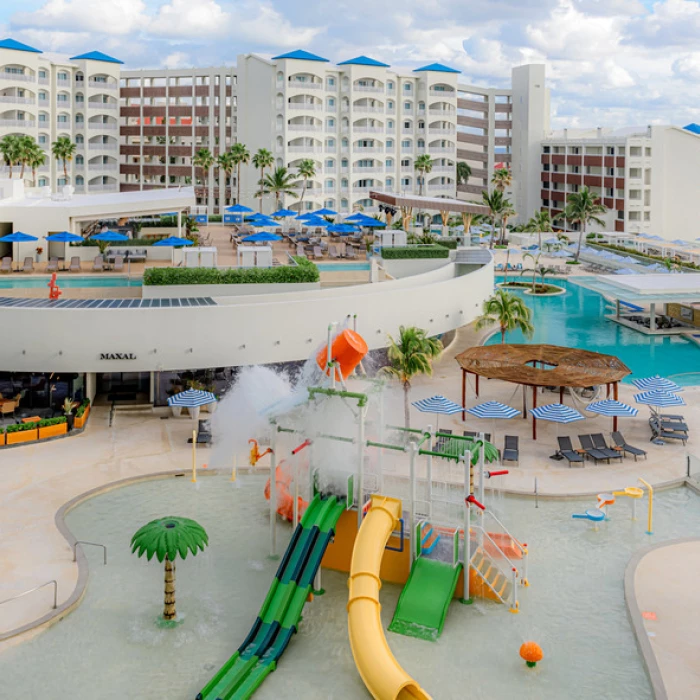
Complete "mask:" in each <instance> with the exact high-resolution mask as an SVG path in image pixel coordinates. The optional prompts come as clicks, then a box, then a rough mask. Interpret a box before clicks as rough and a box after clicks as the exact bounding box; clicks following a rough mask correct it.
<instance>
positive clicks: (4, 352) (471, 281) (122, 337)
mask: <svg viewBox="0 0 700 700" xmlns="http://www.w3.org/2000/svg"><path fill="white" fill-rule="evenodd" d="M467 270H473V271H470V272H466V271H467ZM492 292H493V264H492V263H491V264H489V265H486V266H485V267H481V268H476V269H475V268H467V267H465V266H463V265H456V264H454V263H448V264H447V265H445V266H444V267H441V268H440V269H438V270H433V271H431V272H427V273H424V274H421V275H415V276H413V277H408V278H405V279H401V280H395V281H391V282H382V283H380V284H366V285H360V286H356V287H341V288H334V289H320V290H313V291H305V292H293V293H284V294H266V295H258V296H245V297H240V298H230V297H229V298H221V299H218V300H217V302H218V305H217V306H210V307H197V308H172V309H162V308H159V309H147V308H144V309H106V310H99V309H46V308H37V309H32V308H27V309H22V308H12V307H8V308H0V328H4V329H6V331H7V332H5V333H3V339H2V342H1V343H0V369H2V370H4V371H67V372H119V371H125V372H126V371H159V370H184V369H204V368H207V367H225V366H235V365H246V364H265V363H270V362H285V361H290V360H302V359H305V358H306V357H308V356H309V354H310V353H311V352H312V351H313V350H314V349H315V348H316V346H317V345H318V344H319V343H320V342H322V341H323V339H324V337H325V333H326V328H327V326H328V324H329V323H330V322H332V321H342V320H343V319H344V318H345V316H347V315H348V314H357V316H358V324H357V328H358V331H359V332H360V333H361V334H362V335H363V336H364V338H365V339H366V340H367V343H368V345H369V347H370V348H371V349H374V348H379V347H383V346H385V345H386V337H387V333H391V334H396V333H397V331H398V327H399V326H400V325H415V326H419V327H422V328H426V329H428V330H429V331H430V333H431V334H436V335H437V334H440V333H444V332H446V331H449V330H452V329H455V328H458V327H459V326H462V325H464V324H466V323H469V322H470V321H472V320H473V319H474V318H475V317H476V316H478V315H479V313H480V310H481V306H482V302H483V300H484V299H485V298H486V297H488V296H489V295H490V294H491V293H492ZM194 293H196V288H193V294H194ZM102 353H125V354H131V355H133V356H134V358H135V359H132V360H115V359H100V355H101V354H102Z"/></svg>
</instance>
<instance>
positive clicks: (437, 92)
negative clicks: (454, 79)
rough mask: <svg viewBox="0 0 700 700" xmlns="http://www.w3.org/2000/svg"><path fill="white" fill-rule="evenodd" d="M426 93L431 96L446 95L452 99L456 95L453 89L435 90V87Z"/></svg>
mask: <svg viewBox="0 0 700 700" xmlns="http://www.w3.org/2000/svg"><path fill="white" fill-rule="evenodd" d="M428 94H429V95H430V96H431V97H446V98H447V99H449V100H453V99H455V97H457V93H456V92H455V91H454V90H435V88H430V90H428Z"/></svg>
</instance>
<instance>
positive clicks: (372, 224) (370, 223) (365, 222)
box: [358, 217, 386, 228]
mask: <svg viewBox="0 0 700 700" xmlns="http://www.w3.org/2000/svg"><path fill="white" fill-rule="evenodd" d="M358 223H359V225H360V226H364V227H366V228H385V227H386V223H384V222H383V221H377V220H376V219H372V218H370V217H367V218H366V219H362V220H361V221H359V222H358Z"/></svg>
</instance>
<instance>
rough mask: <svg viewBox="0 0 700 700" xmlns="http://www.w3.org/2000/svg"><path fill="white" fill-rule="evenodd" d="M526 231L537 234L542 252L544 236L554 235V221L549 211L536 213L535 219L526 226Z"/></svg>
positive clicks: (538, 244)
mask: <svg viewBox="0 0 700 700" xmlns="http://www.w3.org/2000/svg"><path fill="white" fill-rule="evenodd" d="M525 231H527V232H528V233H536V234H537V246H538V248H539V249H540V250H542V234H543V233H552V231H553V229H552V219H551V218H550V216H549V212H548V211H536V212H535V213H534V215H533V217H532V218H531V219H530V220H529V221H528V222H527V224H525Z"/></svg>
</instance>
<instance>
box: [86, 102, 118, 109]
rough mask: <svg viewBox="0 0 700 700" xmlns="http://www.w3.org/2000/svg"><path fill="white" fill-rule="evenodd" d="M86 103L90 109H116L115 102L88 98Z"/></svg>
mask: <svg viewBox="0 0 700 700" xmlns="http://www.w3.org/2000/svg"><path fill="white" fill-rule="evenodd" d="M87 104H88V107H89V108H90V109H116V108H117V107H118V105H117V103H116V102H96V101H95V100H88V103H87Z"/></svg>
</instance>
